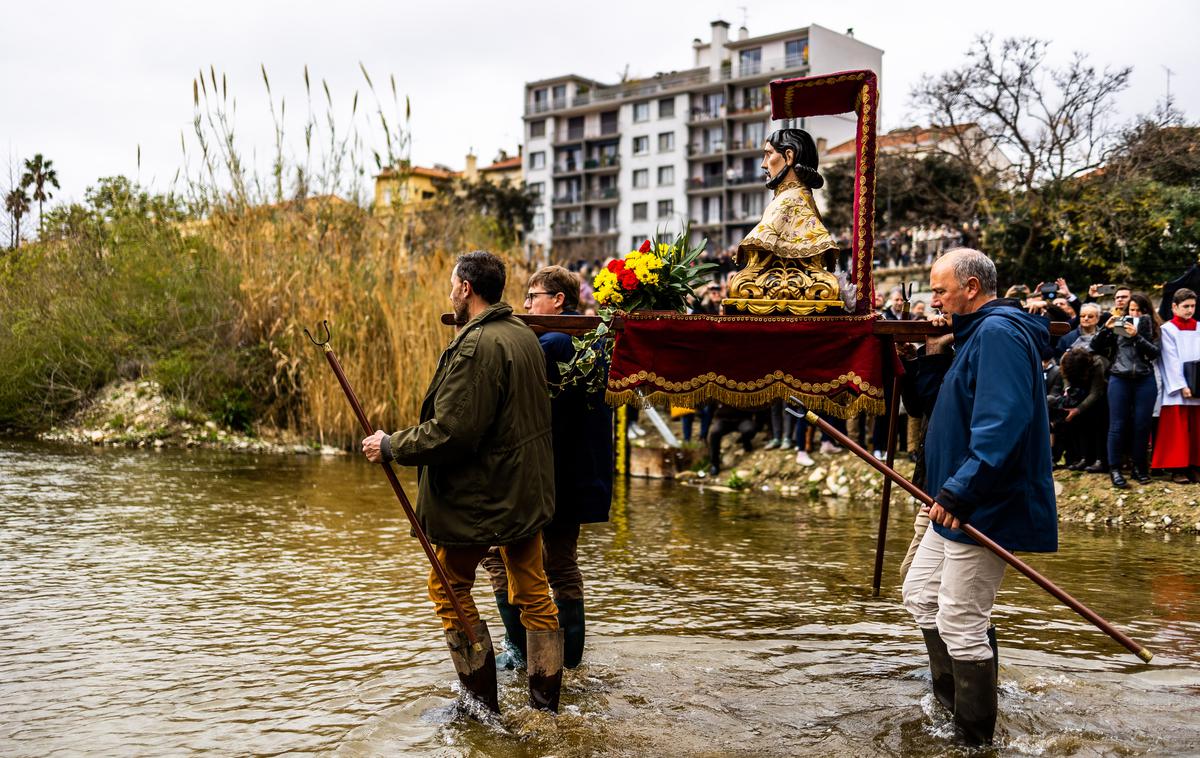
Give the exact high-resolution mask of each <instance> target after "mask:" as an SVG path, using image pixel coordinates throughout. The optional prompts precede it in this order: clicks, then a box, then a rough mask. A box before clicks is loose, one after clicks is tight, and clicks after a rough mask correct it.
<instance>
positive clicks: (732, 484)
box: [725, 472, 750, 490]
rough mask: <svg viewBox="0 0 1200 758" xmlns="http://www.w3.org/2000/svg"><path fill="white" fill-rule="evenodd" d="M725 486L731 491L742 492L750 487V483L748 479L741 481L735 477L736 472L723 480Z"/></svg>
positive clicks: (738, 477) (740, 478) (741, 479)
mask: <svg viewBox="0 0 1200 758" xmlns="http://www.w3.org/2000/svg"><path fill="white" fill-rule="evenodd" d="M725 486H726V487H728V488H730V489H732V490H744V489H746V488H747V487H749V486H750V481H749V480H748V479H743V478H742V477H740V476H738V475H737V472H734V473H732V474H730V475H729V478H728V479H726V480H725Z"/></svg>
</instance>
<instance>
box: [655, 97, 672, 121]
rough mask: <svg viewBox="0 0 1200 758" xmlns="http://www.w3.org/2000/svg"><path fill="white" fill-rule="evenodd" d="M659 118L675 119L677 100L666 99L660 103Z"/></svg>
mask: <svg viewBox="0 0 1200 758" xmlns="http://www.w3.org/2000/svg"><path fill="white" fill-rule="evenodd" d="M658 117H659V118H675V98H673V97H664V98H663V99H662V100H659V101H658Z"/></svg>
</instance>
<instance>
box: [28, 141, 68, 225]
mask: <svg viewBox="0 0 1200 758" xmlns="http://www.w3.org/2000/svg"><path fill="white" fill-rule="evenodd" d="M31 184H32V185H33V199H34V200H37V204H38V232H39V233H40V232H41V230H42V204H43V203H45V202H46V201H47V200H49V199H50V198H52V197H54V195H52V194H51V193H50V192H49V191H47V189H46V185H53V187H54V189H61V187H59V186H58V172H57V171H55V170H54V161H48V160H46V159H45V158H43V157H42V154H41V153H38V154H36V155H34V156H33V158H32V159H26V160H25V175H24V176H22V177H21V188H22V189H25V188H27V187H29V185H31Z"/></svg>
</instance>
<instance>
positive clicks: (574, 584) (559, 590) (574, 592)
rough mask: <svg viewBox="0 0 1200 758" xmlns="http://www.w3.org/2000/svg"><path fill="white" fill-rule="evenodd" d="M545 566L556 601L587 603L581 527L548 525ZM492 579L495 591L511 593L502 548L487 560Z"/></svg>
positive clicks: (543, 558)
mask: <svg viewBox="0 0 1200 758" xmlns="http://www.w3.org/2000/svg"><path fill="white" fill-rule="evenodd" d="M542 566H543V567H544V568H545V569H546V579H547V580H548V581H549V582H550V589H551V590H552V591H553V593H554V600H555V601H556V602H560V603H561V602H563V601H566V600H583V573H582V572H580V570H579V524H565V525H562V526H557V525H553V526H548V527H546V528H545V529H544V530H543V531H542ZM483 567H484V568H485V569H487V572H488V577H489V578H490V579H491V580H492V591H493V592H496V593H501V592H503V593H505V594H507V593H508V572H507V571H505V570H504V562H503V561H502V560H501V559H500V549H499V548H492V549H491V550H489V551H488V554H487V557H486V558H484V559H483Z"/></svg>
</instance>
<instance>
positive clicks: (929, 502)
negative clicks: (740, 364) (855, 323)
mask: <svg viewBox="0 0 1200 758" xmlns="http://www.w3.org/2000/svg"><path fill="white" fill-rule="evenodd" d="M789 399H790V400H791V402H792V403H793V404H795V405H796V406H798V407H799V410H796V409H794V408H792V407H790V406H789V407H788V409H787V411H788V413H790V414H792V415H793V416H795V417H796V418H803V419H805V420H807V421H808V423H810V424H813V425H814V426H817V427H819V428H820V429H821V430H822V431H824V432H825V433H826V434H829V435H830V436H832V437H833V438H834V439H836V440H837V441H838V442H839V443H841V444H842V445H843V446H844V447H846V449H848V450H850V451H852V452H853V453H854V454H855V455H857V456H858V457H860V458H862V459H863V460H864V461H866V462H867V463H869V464H871V465H872V466H873V467H875V469H876V470H877V471H879V473H881V474H883V475H884V476H886V477H887V478H888V479H890V480H892V481H894V482H895V483H896V485H897V486H899V487H900V488H902V489H904V490H905V491H906V492H908V493H909V494H910V495H912V496H913V497H915V498H916V499H917V500H918V501H920V502H921V503H923V504H924V505H926V506H929V507H933V505H934V504H935V503H934V499H933V498H932V497H930V496H929V495H927V494H926V493H925V492H924V491H923V490H922V489H921V488H920V487H918V486H917V485H915V484H913V483H912V482H910V481H909V480H907V479H905V478H904V477H903V476H901V475H900V474H899V473H898V472H897V471H896V470H895V469H893V468H892V467H891V466H888V465H886V464H885V463H883V462H882V461H879V460H876V459H875V456H873V455H871V454H870V453H869V452H867V451H866V450H864V449H863V448H862V447H860V446H859V445H858V444H856V443H855V442H854V440H852V439H850V438H849V437H848V436H846V435H845V434H843V433H841V432H840V431H838V430H837V429H836V428H834V426H833V425H832V424H830V423H829V422H828V421H826V420H825V419H823V418H821V417H820V416H818V415H817V414H815V413H813V412H812V411H810V410H808V409H807V408H805V407H804V403H803V402H801V401H800V398H798V397H796V396H795V395H793V396H791V398H789ZM959 529H960V530H961V531H962V532H963V533H964V534H966V535H967V536H968V537H970V538H971V539H973V540H975V541H976V542H977V543H979V544H980V545H983V546H984V547H985V548H987V549H988V550H990V551H992V552H993V553H995V554H996V555H997V556H999V557H1000V558H1002V559H1003V560H1004V562H1005V563H1007V564H1008V565H1010V566H1012V567H1013V568H1015V569H1016V570H1017V571H1020V572H1021V573H1022V574H1024V575H1025V576H1027V577H1028V578H1029V579H1030V580H1031V581H1032V582H1033V583H1034V584H1036V585H1037V586H1039V587H1041V588H1042V589H1044V590H1046V592H1049V593H1050V594H1051V595H1053V596H1054V597H1055V599H1057V600H1058V601H1059V602H1061V603H1062V604H1063V605H1065V606H1067V607H1068V608H1070V609H1071V610H1073V611H1075V612H1076V613H1078V614H1079V615H1080V616H1083V617H1084V618H1085V619H1087V620H1088V621H1090V622H1091V623H1092V624H1093V625H1094V626H1095V627H1096V628H1097V629H1099V630H1100V631H1102V632H1104V633H1105V634H1107V635H1108V636H1109V637H1112V638H1113V639H1114V640H1116V641H1117V642H1119V643H1121V644H1122V645H1123V646H1124V647H1125V648H1126V649H1127V650H1129V652H1131V653H1133V654H1134V655H1136V656H1137V657H1138V658H1141V659H1142V660H1143V661H1146V662H1147V663H1149V662H1150V659H1151V658H1153V657H1154V654H1153V653H1151V652H1150V651H1149V650H1147V649H1146V648H1145V647H1143V646H1142V645H1140V644H1139V643H1137V642H1134V641H1133V639H1131V638H1130V637H1129V636H1128V635H1126V634H1125V633H1124V632H1122V631H1121V630H1120V629H1117V628H1116V627H1115V626H1113V625H1112V624H1110V623H1109V622H1108V621H1106V620H1104V619H1103V618H1101V616H1100V615H1099V614H1098V613H1096V612H1095V611H1093V610H1092V609H1091V608H1088V607H1087V606H1086V605H1084V604H1083V603H1081V602H1079V601H1078V600H1076V599H1075V598H1073V597H1071V596H1070V595H1068V594H1067V593H1066V591H1064V590H1063V589H1062V588H1060V587H1059V586H1058V585H1057V584H1055V583H1054V582H1052V581H1050V580H1049V579H1047V578H1046V577H1044V576H1042V575H1041V574H1039V573H1038V572H1037V570H1035V569H1034V568H1033V567H1032V566H1030V565H1029V564H1027V563H1026V562H1025V561H1023V560H1021V559H1020V558H1018V557H1017V556H1015V555H1013V554H1012V553H1010V552H1009V551H1008V550H1005V549H1004V548H1003V547H1001V546H1000V545H999V544H997V543H996V542H994V541H993V540H992V539H991V538H990V537H988V536H987V535H986V534H984V533H983V532H981V531H979V530H978V529H976V528H975V527H973V526H971V525H970V524H961V525H960V526H959Z"/></svg>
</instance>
